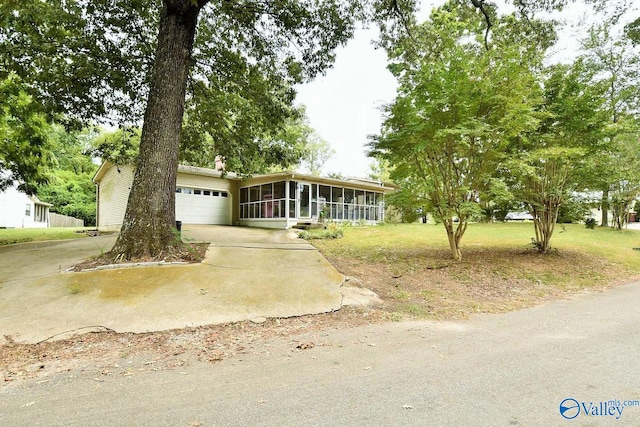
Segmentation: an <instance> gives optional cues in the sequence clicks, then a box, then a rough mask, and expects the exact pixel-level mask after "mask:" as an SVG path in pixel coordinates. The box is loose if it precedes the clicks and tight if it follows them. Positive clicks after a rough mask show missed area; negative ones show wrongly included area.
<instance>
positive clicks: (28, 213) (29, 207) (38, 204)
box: [0, 185, 53, 228]
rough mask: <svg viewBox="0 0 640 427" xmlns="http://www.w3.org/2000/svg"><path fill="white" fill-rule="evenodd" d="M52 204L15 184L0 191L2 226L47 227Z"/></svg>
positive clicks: (0, 223) (0, 219)
mask: <svg viewBox="0 0 640 427" xmlns="http://www.w3.org/2000/svg"><path fill="white" fill-rule="evenodd" d="M51 206H53V205H52V204H49V203H45V202H42V201H40V200H39V199H38V198H37V197H36V196H28V195H27V194H25V193H23V192H22V191H20V190H18V188H17V187H16V186H15V185H13V186H11V187H9V188H7V189H6V190H4V191H2V192H0V228H47V227H49V208H50V207H51Z"/></svg>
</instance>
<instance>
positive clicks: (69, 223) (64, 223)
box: [49, 212, 84, 227]
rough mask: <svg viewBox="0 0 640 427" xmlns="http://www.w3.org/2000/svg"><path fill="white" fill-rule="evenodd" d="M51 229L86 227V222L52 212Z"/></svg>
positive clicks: (50, 217) (50, 216) (50, 214)
mask: <svg viewBox="0 0 640 427" xmlns="http://www.w3.org/2000/svg"><path fill="white" fill-rule="evenodd" d="M49 227H84V220H82V219H78V218H74V217H72V216H66V215H60V214H57V213H53V212H51V213H49Z"/></svg>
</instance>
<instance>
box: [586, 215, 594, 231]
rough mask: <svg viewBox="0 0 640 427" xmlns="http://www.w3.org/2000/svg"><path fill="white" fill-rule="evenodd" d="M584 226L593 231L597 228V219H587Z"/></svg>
mask: <svg viewBox="0 0 640 427" xmlns="http://www.w3.org/2000/svg"><path fill="white" fill-rule="evenodd" d="M584 226H585V227H586V228H588V229H590V230H593V229H595V228H596V219H595V218H587V219H586V220H585V221H584Z"/></svg>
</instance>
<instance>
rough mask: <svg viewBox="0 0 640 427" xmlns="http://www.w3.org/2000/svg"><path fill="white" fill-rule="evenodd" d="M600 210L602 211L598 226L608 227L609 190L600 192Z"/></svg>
mask: <svg viewBox="0 0 640 427" xmlns="http://www.w3.org/2000/svg"><path fill="white" fill-rule="evenodd" d="M600 209H602V219H601V221H600V225H601V226H602V227H608V226H609V189H606V190H604V191H603V192H602V200H601V202H600Z"/></svg>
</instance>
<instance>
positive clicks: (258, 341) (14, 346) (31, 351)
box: [0, 307, 388, 387]
mask: <svg viewBox="0 0 640 427" xmlns="http://www.w3.org/2000/svg"><path fill="white" fill-rule="evenodd" d="M380 316H381V312H379V311H376V310H368V309H360V308H350V307H346V308H343V309H342V310H340V311H338V312H335V313H328V314H320V315H315V316H302V317H296V318H288V319H267V320H266V321H265V322H263V323H252V322H248V321H247V322H239V323H231V324H226V325H214V326H203V327H197V328H185V329H177V330H171V331H164V332H153V333H144V334H133V333H116V332H113V331H110V332H92V333H87V334H83V335H78V336H75V337H72V338H69V339H63V340H58V341H44V342H41V343H38V344H19V343H15V342H13V341H12V340H11V339H10V337H5V339H7V340H8V341H9V342H8V343H7V344H5V345H3V346H1V347H0V386H5V387H8V386H15V385H19V384H21V383H22V382H24V381H29V380H33V379H38V380H40V381H42V380H45V381H46V378H47V377H50V376H53V375H55V374H59V373H70V374H73V375H76V374H79V373H82V372H84V373H88V374H89V375H93V376H95V379H96V380H98V381H101V379H102V378H104V377H105V376H107V375H109V376H110V375H119V376H130V375H135V374H136V373H140V372H142V371H158V370H167V369H180V367H182V366H185V365H188V364H190V363H193V362H195V361H199V362H210V363H214V362H217V361H220V360H223V359H227V358H231V357H235V356H239V355H243V354H247V353H256V352H265V351H269V349H268V344H267V342H268V341H272V340H276V339H277V340H279V342H280V343H282V346H285V347H287V346H288V349H289V350H290V351H303V350H304V349H306V348H309V347H308V345H309V344H308V343H306V341H305V342H304V343H300V342H298V341H295V340H294V339H292V338H291V337H292V336H293V335H297V334H302V333H313V332H318V331H323V330H328V329H334V328H335V329H344V328H351V327H354V326H359V325H364V324H369V323H378V322H381V321H382V320H385V319H383V318H381V317H380ZM387 320H388V319H387Z"/></svg>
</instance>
